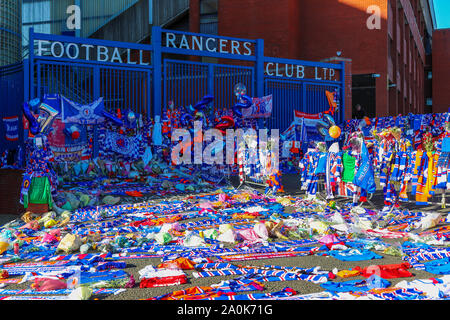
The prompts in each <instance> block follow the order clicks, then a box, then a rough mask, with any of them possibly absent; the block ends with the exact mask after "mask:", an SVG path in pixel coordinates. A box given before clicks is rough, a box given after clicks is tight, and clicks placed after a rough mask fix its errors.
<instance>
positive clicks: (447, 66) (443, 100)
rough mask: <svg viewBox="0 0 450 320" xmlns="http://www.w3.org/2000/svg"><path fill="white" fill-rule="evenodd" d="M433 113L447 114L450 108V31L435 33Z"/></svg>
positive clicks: (444, 30) (436, 31) (443, 30)
mask: <svg viewBox="0 0 450 320" xmlns="http://www.w3.org/2000/svg"><path fill="white" fill-rule="evenodd" d="M432 64H433V68H432V70H433V73H432V78H433V88H432V91H433V96H432V97H433V112H447V111H448V110H449V108H450V90H449V87H450V83H449V75H450V29H440V30H435V32H434V33H433V62H432Z"/></svg>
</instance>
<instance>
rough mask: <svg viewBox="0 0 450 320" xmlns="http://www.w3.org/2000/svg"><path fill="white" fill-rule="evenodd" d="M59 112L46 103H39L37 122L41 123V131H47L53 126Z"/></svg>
mask: <svg viewBox="0 0 450 320" xmlns="http://www.w3.org/2000/svg"><path fill="white" fill-rule="evenodd" d="M58 114H59V111H58V110H56V109H54V108H53V107H51V106H49V105H48V104H46V103H41V104H40V105H39V117H38V118H37V122H38V123H39V132H40V133H46V132H47V131H48V130H49V129H50V128H51V126H52V123H53V120H55V118H56V116H57V115H58Z"/></svg>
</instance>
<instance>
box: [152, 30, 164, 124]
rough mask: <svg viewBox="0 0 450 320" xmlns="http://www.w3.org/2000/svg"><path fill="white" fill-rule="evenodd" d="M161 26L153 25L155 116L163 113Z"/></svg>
mask: <svg viewBox="0 0 450 320" xmlns="http://www.w3.org/2000/svg"><path fill="white" fill-rule="evenodd" d="M161 33H162V32H161V27H159V26H154V27H152V45H153V59H152V62H153V116H156V115H159V116H160V115H161V113H162V107H161V105H162V101H161V100H162V99H161V79H162V70H161V60H162V54H161V45H162V42H161V41H162V39H161V38H162V36H161Z"/></svg>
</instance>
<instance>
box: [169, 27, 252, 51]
mask: <svg viewBox="0 0 450 320" xmlns="http://www.w3.org/2000/svg"><path fill="white" fill-rule="evenodd" d="M165 35H166V40H165V42H163V44H164V46H165V47H166V48H175V49H187V50H198V51H208V52H218V53H228V54H236V55H244V56H252V55H254V49H253V47H252V43H251V42H248V41H239V40H236V39H228V38H214V37H205V36H203V35H190V34H175V33H171V32H166V34H165Z"/></svg>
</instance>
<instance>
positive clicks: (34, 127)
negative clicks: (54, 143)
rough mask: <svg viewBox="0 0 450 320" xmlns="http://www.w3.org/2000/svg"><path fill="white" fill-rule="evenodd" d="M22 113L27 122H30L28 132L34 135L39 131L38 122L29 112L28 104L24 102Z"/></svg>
mask: <svg viewBox="0 0 450 320" xmlns="http://www.w3.org/2000/svg"><path fill="white" fill-rule="evenodd" d="M22 109H23V114H24V115H25V118H26V119H27V120H28V123H29V124H30V132H31V133H32V134H33V135H35V134H38V133H39V122H38V121H37V120H36V118H35V117H34V115H33V114H32V113H31V110H30V104H28V103H27V102H25V103H24V104H23V108H22Z"/></svg>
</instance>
